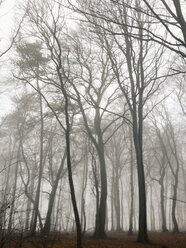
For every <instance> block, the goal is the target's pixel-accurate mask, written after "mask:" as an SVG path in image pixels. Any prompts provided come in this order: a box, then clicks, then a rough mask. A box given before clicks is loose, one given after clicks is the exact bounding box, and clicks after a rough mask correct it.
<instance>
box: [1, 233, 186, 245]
mask: <svg viewBox="0 0 186 248" xmlns="http://www.w3.org/2000/svg"><path fill="white" fill-rule="evenodd" d="M149 238H150V241H151V244H149V245H144V244H139V243H136V242H135V241H136V235H134V236H130V237H129V236H127V234H126V233H109V234H108V239H105V240H95V239H92V238H91V236H86V237H85V238H84V239H83V248H114V247H116V248H153V247H154V248H186V233H180V234H174V233H170V232H167V233H161V232H153V233H149ZM4 241H5V242H4ZM3 243H4V245H3ZM0 248H76V238H75V236H74V235H73V234H68V233H67V234H62V235H61V234H57V233H56V234H53V235H50V236H48V237H39V236H38V237H35V238H28V237H24V235H20V234H18V235H12V236H11V238H10V237H6V240H3V239H1V243H0Z"/></svg>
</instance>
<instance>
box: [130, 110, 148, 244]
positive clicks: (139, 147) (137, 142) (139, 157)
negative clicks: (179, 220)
mask: <svg viewBox="0 0 186 248" xmlns="http://www.w3.org/2000/svg"><path fill="white" fill-rule="evenodd" d="M139 108H140V106H139ZM141 111H142V109H141ZM139 112H140V111H139ZM135 113H136V112H135V111H134V116H133V137H134V146H135V151H136V161H137V172H138V192H139V230H138V237H137V242H140V243H148V242H149V239H148V235H147V210H146V190H145V176H144V164H143V141H142V131H143V129H142V125H143V120H142V119H143V118H142V113H140V114H141V116H140V115H139V124H138V125H139V126H138V125H137V123H138V122H137V121H136V120H137V117H136V116H135Z"/></svg>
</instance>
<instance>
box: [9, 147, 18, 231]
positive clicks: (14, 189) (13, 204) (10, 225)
mask: <svg viewBox="0 0 186 248" xmlns="http://www.w3.org/2000/svg"><path fill="white" fill-rule="evenodd" d="M19 157H20V144H19V147H18V153H17V163H16V167H15V175H14V185H13V193H12V201H11V206H10V215H9V222H8V233H10V231H11V229H12V218H13V213H14V210H15V209H14V207H15V197H16V191H17V179H18V168H19Z"/></svg>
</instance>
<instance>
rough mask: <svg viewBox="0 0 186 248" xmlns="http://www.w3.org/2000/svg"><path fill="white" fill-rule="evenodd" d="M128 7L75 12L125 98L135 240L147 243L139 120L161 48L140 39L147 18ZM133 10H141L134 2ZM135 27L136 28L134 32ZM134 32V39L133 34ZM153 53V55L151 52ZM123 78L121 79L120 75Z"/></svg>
mask: <svg viewBox="0 0 186 248" xmlns="http://www.w3.org/2000/svg"><path fill="white" fill-rule="evenodd" d="M129 4H130V2H129V1H127V4H123V3H120V2H115V1H113V2H110V3H109V4H108V5H107V7H106V9H105V2H104V1H99V3H98V2H96V3H95V2H94V3H93V2H91V1H90V2H89V4H86V3H85V2H82V3H81V4H80V7H79V8H78V11H79V12H80V13H82V14H83V15H84V17H85V18H86V19H87V20H88V23H89V25H90V29H92V30H91V31H92V32H93V33H96V34H97V35H98V36H99V38H100V40H102V44H103V46H104V49H105V51H106V53H107V54H108V56H109V58H110V61H111V65H112V70H113V72H114V74H115V77H116V81H117V83H118V85H119V87H120V90H121V92H122V94H123V97H124V98H125V99H126V102H127V104H128V108H129V111H130V115H131V117H130V118H129V119H128V121H129V122H130V123H131V125H132V130H133V141H134V146H135V152H136V160H137V170H138V184H139V186H138V189H139V232H138V239H137V240H138V241H139V242H148V236H147V224H146V193H145V178H144V163H143V121H144V119H145V117H146V116H147V115H148V110H147V104H148V100H149V98H150V97H152V96H153V95H154V94H156V91H157V90H158V88H159V87H160V84H161V82H160V81H158V80H157V78H158V75H159V73H160V72H159V71H158V70H159V68H160V64H161V58H162V52H163V47H162V46H158V47H153V50H152V46H153V43H152V42H150V41H146V40H144V39H143V37H144V35H145V31H144V30H149V32H150V30H151V28H152V27H151V22H152V20H151V19H150V17H149V16H144V15H142V14H141V13H140V12H137V14H136V13H135V12H133V11H132V10H131V8H128V5H129ZM135 8H142V5H141V4H140V3H139V2H138V1H136V2H135ZM135 27H138V28H137V29H136V28H135ZM134 33H136V35H135V36H134V35H133V34H134ZM152 51H153V52H152ZM152 64H153V66H152ZM123 75H124V76H123Z"/></svg>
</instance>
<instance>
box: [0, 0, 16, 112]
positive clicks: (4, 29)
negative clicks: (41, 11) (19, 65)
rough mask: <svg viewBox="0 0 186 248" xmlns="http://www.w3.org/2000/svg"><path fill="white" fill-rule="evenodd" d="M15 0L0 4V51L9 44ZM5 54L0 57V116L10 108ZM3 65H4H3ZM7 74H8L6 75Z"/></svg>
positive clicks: (6, 0) (7, 63)
mask: <svg viewBox="0 0 186 248" xmlns="http://www.w3.org/2000/svg"><path fill="white" fill-rule="evenodd" d="M16 3H17V0H4V2H3V4H2V5H1V6H0V23H1V25H0V52H2V51H4V49H6V47H8V45H9V44H10V37H11V34H12V32H13V29H14V13H15V8H14V7H15V4H16ZM9 63H10V62H8V60H7V56H3V57H1V59H0V75H1V81H0V117H1V116H2V115H4V114H5V113H7V111H9V110H10V109H11V102H10V100H9V93H10V88H9V87H8V88H7V83H8V81H9V80H8V77H9V75H10V73H9V72H8V70H7V69H6V67H8V66H9ZM4 66H5V67H4ZM7 74H8V75H7Z"/></svg>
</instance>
